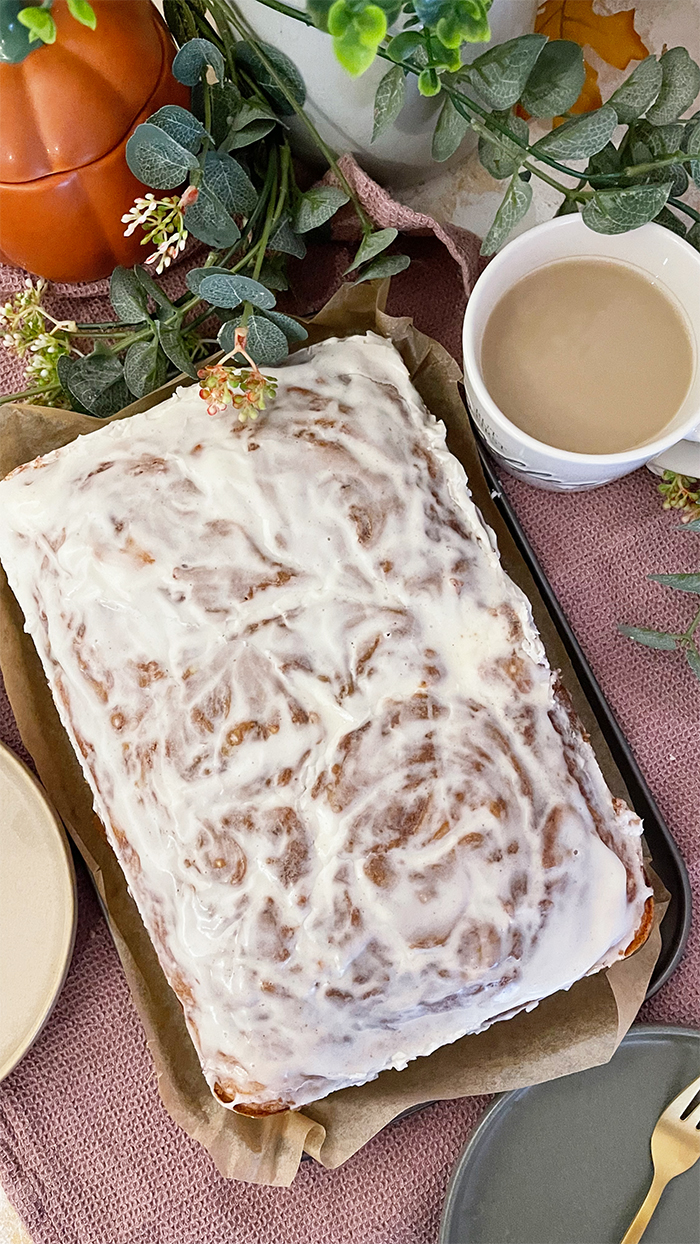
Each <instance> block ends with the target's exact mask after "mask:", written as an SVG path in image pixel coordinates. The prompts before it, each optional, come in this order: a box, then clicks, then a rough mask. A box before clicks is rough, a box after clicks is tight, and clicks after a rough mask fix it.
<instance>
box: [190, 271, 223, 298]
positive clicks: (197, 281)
mask: <svg viewBox="0 0 700 1244" xmlns="http://www.w3.org/2000/svg"><path fill="white" fill-rule="evenodd" d="M208 276H229V270H228V268H217V267H215V266H214V265H212V266H211V267H210V268H191V269H190V271H189V272H188V273H187V288H188V289H189V290H191V291H192V293H193V294H199V288H200V286H201V284H202V281H203V280H204V279H205V277H208Z"/></svg>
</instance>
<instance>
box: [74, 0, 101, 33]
mask: <svg viewBox="0 0 700 1244" xmlns="http://www.w3.org/2000/svg"><path fill="white" fill-rule="evenodd" d="M68 12H69V13H70V15H71V17H74V18H75V20H76V22H80V24H81V26H87V27H88V28H89V29H90V30H94V29H95V27H96V26H97V18H96V17H95V10H94V9H93V7H92V5H91V4H88V0H68Z"/></svg>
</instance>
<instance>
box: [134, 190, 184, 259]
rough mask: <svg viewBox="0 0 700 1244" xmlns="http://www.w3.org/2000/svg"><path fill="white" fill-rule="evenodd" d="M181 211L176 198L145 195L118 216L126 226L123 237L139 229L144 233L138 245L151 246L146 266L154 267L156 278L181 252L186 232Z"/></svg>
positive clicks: (174, 196)
mask: <svg viewBox="0 0 700 1244" xmlns="http://www.w3.org/2000/svg"><path fill="white" fill-rule="evenodd" d="M182 212H183V208H182V200H181V199H179V198H178V197H177V195H173V196H171V197H170V198H165V199H157V198H156V197H155V195H154V194H150V193H149V194H147V195H145V196H144V198H142V199H136V200H135V202H134V205H133V207H131V208H130V209H129V211H128V212H126V213H125V215H124V216H122V224H125V225H127V228H126V229H125V230H124V237H125V238H128V237H131V235H132V233H134V232H135V231H136V229H138V228H139V227H141V228H142V229H143V230H144V234H145V236H144V237H143V238H142V240H141V245H142V246H147V245H148V244H149V242H151V243H155V246H156V250H155V251H154V253H153V254H152V255H149V256H148V259H147V260H146V263H147V264H149V265H150V266H151V267H152V266H154V265H156V272H157V273H158V275H159V276H160V274H161V273H162V272H163V271H164V269H165V268H168V267H169V266H170V264H171V263H172V261H173V259H176V258H177V256H178V255H179V254H180V252H181V251H183V250H184V249H185V244H186V242H187V238H188V233H187V229H186V228H185V220H184V216H183V214H182Z"/></svg>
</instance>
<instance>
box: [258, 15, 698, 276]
mask: <svg viewBox="0 0 700 1244" xmlns="http://www.w3.org/2000/svg"><path fill="white" fill-rule="evenodd" d="M356 2H357V3H358V4H365V2H366V0H356ZM461 2H462V0H454V3H455V4H456V5H457V7H459V4H460V3H461ZM260 3H261V4H265V5H266V6H267V7H268V8H272V9H275V10H276V11H278V12H281V13H285V14H286V15H287V16H288V17H291V18H293V19H294V20H296V21H303V22H306V24H307V25H310V24H312V22H315V23H316V24H317V25H321V26H322V27H323V23H322V21H321V18H320V16H319V13H320V12H321V10H319V9H318V5H319V3H320V0H307V12H306V13H300V12H298V11H297V10H296V9H293V8H291V7H290V6H289V5H288V4H285V3H284V0H260ZM341 3H342V4H346V5H347V4H353V3H355V0H335V3H334V4H333V6H332V7H331V8H330V9H329V10H328V21H327V22H326V26H325V27H323V28H327V29H328V30H329V32H330V33H332V31H331V30H330V24H329V23H330V20H331V15H332V14H333V13H334V12H335V11H337V5H338V4H341ZM325 4H326V0H323V5H324V6H325ZM452 4H453V0H445V2H444V3H443V4H439V3H437V2H436V0H427V3H426V4H425V5H423V4H422V3H417V2H416V0H408V2H407V3H404V4H403V5H402V7H401V17H400V23H399V24H401V25H402V27H403V28H402V29H401V30H400V31H399V32H398V33H396V34H392V33H391V32H387V34H386V35H385V37H384V39H383V40H382V41H380V43H379V44H378V46H377V51H376V54H377V55H378V56H380V57H383V58H384V59H385V60H386V61H388V62H391V68H389V69H388V70H387V72H386V74H385V75H384V77H383V78H382V80H381V82H380V83H379V86H378V88H377V92H376V97H375V106H374V129H373V134H372V138H373V140H376V139H377V138H378V137H379V136H380V135H381V134H383V133H384V132H385V131H386V130H387V129H388V128H389V127H390V126H391V125H392V124H393V123H394V122H395V121H396V119H397V118H398V116H399V114H400V112H401V109H402V108H403V106H404V103H405V99H406V78H407V77H408V75H413V76H415V77H416V78H417V80H418V89H419V91H420V92H421V93H422V94H424V95H438V94H442V95H443V96H444V102H443V104H442V107H441V109H440V113H439V115H438V118H437V123H436V127H435V132H434V136H433V147H432V151H433V157H434V159H435V160H438V161H442V160H447V159H449V157H450V156H452V155H454V153H455V152H456V151H457V149H458V147H459V146H460V143H461V142H462V140H463V138H464V137H465V135H466V134H467V132H468V131H469V130H470V129H471V130H473V131H474V132H475V133H476V134H478V136H479V158H480V160H481V163H482V164H483V166H484V168H486V169H487V171H488V172H489V173H491V175H492V176H493V177H495V178H496V179H497V180H500V181H505V180H507V181H508V186H507V189H506V192H505V195H504V198H503V201H502V203H501V206H500V207H499V209H498V212H497V213H496V217H495V220H494V222H493V224H492V226H491V228H490V230H489V232H488V234H487V236H486V238H485V239H484V243H483V246H482V253H483V254H485V255H491V254H493V253H494V252H495V251H496V250H498V249H499V248H500V247H501V246H502V245H503V243H504V242H505V241H506V239H507V238H508V236H509V234H510V233H511V231H512V230H513V229H514V228H515V226H516V225H517V224H518V223H519V222H520V220H522V218H523V216H524V215H525V213H526V212H527V210H528V208H529V206H530V203H531V201H532V185H531V181H532V178H533V176H534V177H538V178H540V179H541V180H542V181H544V182H546V183H547V185H549V186H552V187H553V188H554V189H555V190H558V191H559V192H560V193H561V195H562V202H561V204H560V206H559V209H558V212H557V215H565V214H567V213H570V212H581V214H582V216H583V220H584V221H585V223H586V224H587V225H588V226H589V227H590V228H591V229H593V230H595V231H596V232H598V233H625V232H627V231H628V230H629V229H636V228H639V226H640V225H644V224H646V223H647V222H648V221H650V220H655V221H657V222H658V223H659V224H661V225H664V226H665V227H666V228H668V229H672V230H673V231H674V232H675V233H678V234H680V235H681V236H683V237H684V238H685V239H686V240H687V241H688V242H690V244H691V246H694V247H696V249H698V250H700V212H698V211H697V210H696V209H695V208H694V207H693V206H692V204H690V203H689V202H687V201H686V200H685V199H684V197H683V196H684V195H685V194H686V191H687V190H688V188H689V186H690V183H691V181H692V182H694V184H695V185H696V186H698V187H700V112H695V113H694V114H693V115H692V116H690V117H685V118H684V116H683V114H684V113H686V112H688V110H689V109H690V108H691V107H692V106H693V104H694V103H695V102H696V100H697V97H698V93H700V66H698V65H697V64H696V62H695V61H694V60H693V59H692V58H691V57H690V55H689V54H688V52H687V51H686V49H685V48H682V47H675V48H669V49H667V50H666V51H664V52H663V54H662V55H661V56H660V57H659V58H658V59H657V57H655V56H648V57H647V58H646V59H645V60H643V61H641V62H640V63H639V64H638V65H637V67H636V68H635V69H634V70H633V71H632V72H631V73H630V74H629V75H628V77H627V78H626V79H625V80H624V82H622V83H621V85H620V86H619V87H618V88H617V90H616V91H614V92H613V94H612V95H611V97H610V99H609V100H608V101H607V103H606V104H604V105H603V106H602V107H601V108H598V109H596V110H595V111H593V112H588V113H581V114H574V113H573V112H572V111H571V110H572V109H573V108H574V106H575V105H576V102H577V100H578V98H579V95H580V94H581V90H582V88H583V85H584V82H585V76H586V71H585V65H584V60H583V51H582V49H581V48H580V47H579V46H578V44H576V43H572V42H570V41H569V40H567V39H553V40H548V39H547V38H546V36H545V35H540V34H527V35H521V36H519V37H518V38H516V39H509V40H508V41H507V42H506V43H501V44H497V45H496V46H494V47H491V48H489V49H488V50H487V51H486V52H484V53H483V55H482V56H479V57H478V58H477V59H476V60H474V61H473V62H472V63H471V64H465V65H462V64H461V48H462V46H463V42H464V38H463V39H462V41H461V42H460V41H458V42H457V43H455V46H454V48H452V52H453V53H454V55H453V58H452V59H451V60H448V58H447V57H446V56H445V47H446V45H445V43H444V39H443V38H442V37H438V36H439V32H440V31H442V32H443V36H444V33H445V30H446V27H445V26H441V24H440V23H441V22H442V21H448V20H449V21H451V20H452V18H451V17H450V14H451V12H452ZM485 7H486V8H487V7H488V6H485ZM392 12H393V10H392ZM475 20H476V19H475ZM421 23H422V24H421ZM456 29H457V28H456V27H455V30H456ZM484 31H485V34H484V37H485V38H488V37H489V34H488V23H487V24H486V27H484ZM455 38H456V35H455ZM336 43H337V40H336ZM336 51H338V48H337V47H336ZM341 59H342V57H341ZM526 117H528V118H529V119H530V120H547V119H552V120H553V121H554V122H562V123H561V124H555V126H554V128H553V129H552V130H551V132H550V133H548V134H545V135H544V137H541V138H539V139H538V140H536V141H534V142H531V136H530V126H529V122H528V120H527V119H526ZM619 126H623V127H624V132H623V134H622V137H621V138H620V137H619V136H618V127H619ZM570 161H576V165H573V164H572V163H570ZM584 162H585V163H584ZM554 173H556V174H559V176H554ZM562 174H563V175H565V177H566V179H567V180H566V181H562V180H561V175H562ZM679 213H680V214H679Z"/></svg>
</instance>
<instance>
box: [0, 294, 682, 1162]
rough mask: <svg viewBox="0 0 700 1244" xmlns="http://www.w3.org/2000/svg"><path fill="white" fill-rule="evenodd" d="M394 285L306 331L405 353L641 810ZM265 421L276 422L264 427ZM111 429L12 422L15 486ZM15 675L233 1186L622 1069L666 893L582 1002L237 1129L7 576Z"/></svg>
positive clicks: (174, 1088)
mask: <svg viewBox="0 0 700 1244" xmlns="http://www.w3.org/2000/svg"><path fill="white" fill-rule="evenodd" d="M386 293H387V283H384V285H382V286H380V287H379V289H378V290H377V289H374V288H372V286H370V285H364V284H363V285H359V286H345V287H344V288H342V289H341V290H340V291H339V292H338V293H337V294H336V295H335V296H334V297H333V298H332V299H331V301H330V302H329V303H328V304H327V306H326V307H325V308H324V309H323V310H322V311H321V312H320V313H319V315H317V316H316V317H315V319H314V320H312V321H310V322H309V323H308V324H307V327H308V329H309V337H310V341H312V342H315V341H319V340H322V339H323V338H326V337H330V336H346V335H349V334H351V333H358V332H365V331H367V330H368V329H374V330H375V331H377V332H379V333H380V334H381V335H382V336H385V337H389V338H390V339H391V340H392V341H393V342H394V344H395V345H396V347H397V349H398V350H399V352H400V353H401V355H402V357H403V359H404V361H405V362H406V365H407V367H408V369H409V371H410V373H411V378H412V380H413V383H414V385H415V387H416V388H417V390H418V392H419V393H420V394H421V396H422V398H423V400H424V401H425V403H426V405H427V406H428V407H429V409H430V410H431V411H432V412H433V414H435V415H436V416H437V417H438V418H440V419H443V420H444V422H445V424H446V426H447V428H448V434H449V435H448V443H449V445H450V448H451V450H452V452H453V453H455V454H456V456H457V457H458V458H459V459H460V461H461V462H462V463H463V465H464V467H465V469H466V472H467V475H468V478H469V486H470V488H471V491H472V494H473V496H474V500H475V502H476V504H477V505H478V507H479V509H480V510H481V512H482V514H483V516H484V518H485V519H486V521H487V522H488V523H489V525H490V526H491V527H492V528H493V529H494V530H495V532H496V535H497V537H498V543H499V547H500V550H501V557H502V560H503V564H504V566H505V568H506V570H507V571H508V573H509V574H510V576H511V578H513V579H514V580H515V581H516V582H517V583H518V584H519V585H520V587H522V588H523V590H524V591H525V593H526V594H527V596H528V597H529V599H530V601H531V603H532V607H533V613H534V617H535V621H536V623H537V626H538V628H539V631H540V634H541V636H542V639H543V642H544V644H545V648H546V650H547V654H548V657H549V661H550V663H551V665H552V667H553V668H558V669H559V670H561V672H562V677H563V681H564V683H565V685H566V686H567V688H568V690H569V692H570V694H571V696H572V698H573V701H574V705H575V707H576V710H577V712H578V714H579V716H580V717H581V719H582V720H583V723H584V725H585V727H586V729H587V731H588V733H589V734H590V736H591V741H592V744H593V746H594V749H595V751H596V755H597V757H598V761H599V763H600V766H601V769H602V770H603V773H604V775H605V777H606V780H607V782H608V785H609V787H610V789H611V790H612V791H613V793H614V794H616V795H619V796H621V797H622V798H625V797H626V791H625V787H624V784H623V782H622V778H621V776H620V773H619V771H618V770H617V767H616V766H615V763H614V761H613V759H612V757H611V755H610V752H609V750H608V747H607V744H606V743H605V740H604V738H603V736H602V734H601V732H600V730H599V728H598V725H597V722H596V720H595V717H594V716H593V712H592V710H591V708H590V706H589V704H588V702H587V700H586V697H585V695H584V693H583V691H582V689H581V687H580V685H579V683H578V680H577V678H576V675H575V674H574V671H573V669H572V667H571V663H570V661H569V659H568V657H567V654H566V651H565V649H564V647H563V645H562V643H561V640H560V638H559V635H558V633H557V631H556V629H555V627H554V625H553V623H552V621H551V619H550V617H549V614H548V612H547V609H546V607H545V605H544V603H543V601H542V599H541V597H540V595H539V593H538V591H537V588H536V586H535V583H534V581H533V580H532V578H531V576H530V573H529V571H528V569H527V567H526V565H525V563H524V561H523V558H522V556H521V555H520V553H519V552H518V549H517V547H516V545H515V544H514V542H513V539H512V537H511V536H510V533H509V532H508V529H507V528H506V526H505V524H504V522H503V520H502V519H501V516H500V514H499V512H498V510H497V509H496V507H495V506H494V504H493V501H492V499H491V497H490V495H489V490H488V487H487V485H486V483H485V481H484V478H483V475H482V473H481V468H480V465H479V458H478V452H477V449H476V444H475V442H474V438H473V436H472V433H471V430H470V427H469V422H468V419H467V416H466V412H465V409H464V406H463V404H462V401H461V399H460V396H459V391H458V388H457V385H458V382H459V380H460V372H459V368H458V367H457V364H456V363H455V362H454V360H453V359H452V358H451V356H450V355H449V354H448V353H447V351H446V350H445V349H443V347H442V346H440V345H438V343H437V342H435V341H432V340H431V339H430V338H428V337H426V336H424V335H423V334H422V333H419V332H418V331H417V330H416V329H415V328H414V327H413V325H412V323H411V321H410V320H409V319H391V318H390V317H389V316H387V315H385V314H384V312H383V307H384V305H385V303H386ZM178 383H187V381H186V378H184V377H183V378H181V379H180V380H179V381H177V382H173V383H171V384H169V385H167V386H164V387H163V388H161V389H159V390H158V391H157V392H155V393H152V394H150V395H149V396H148V397H147V398H143V399H141V400H140V401H139V402H135V403H133V405H131V406H129V407H127V409H126V410H125V411H123V412H120V414H119V415H117V416H115V418H124V417H127V416H128V415H131V414H135V413H136V412H137V411H140V410H144V409H147V408H149V407H150V406H153V405H155V404H156V403H157V402H160V401H162V400H163V399H164V398H166V397H168V396H169V395H170V393H171V392H172V391H173V389H174V388H175V387H176V384H178ZM263 417H264V416H263ZM104 423H105V421H104V420H101V419H95V418H92V417H91V416H88V415H80V414H74V413H73V412H71V411H61V410H53V409H49V408H44V407H38V406H26V405H23V406H20V405H6V406H3V407H0V478H2V477H3V476H4V475H6V474H7V473H8V471H11V470H13V469H14V467H16V466H19V465H20V464H21V463H24V462H29V461H31V459H32V458H35V457H36V456H37V455H39V454H43V453H47V452H48V451H49V450H52V449H56V448H57V447H58V446H60V445H65V444H67V443H68V442H69V441H71V440H73V439H74V438H75V437H76V436H79V435H86V434H90V433H92V432H94V431H96V430H97V429H99V428H100V427H103V426H104ZM0 667H1V668H2V673H3V677H4V680H5V685H6V688H7V693H8V696H9V699H10V702H11V705H12V708H13V710H14V713H15V716H16V718H17V722H18V725H19V729H20V732H21V735H22V738H23V740H24V743H25V745H26V747H27V749H28V751H29V752H30V754H31V755H32V757H33V758H34V761H35V763H36V766H37V769H38V772H39V774H40V776H41V780H42V782H43V783H44V786H45V787H46V789H47V791H48V793H49V795H50V797H51V798H52V800H53V802H54V804H55V806H56V808H57V809H58V811H59V813H60V815H61V817H62V818H63V820H64V822H65V824H66V826H67V828H68V830H69V832H70V834H71V835H72V837H73V839H74V840H75V842H76V844H77V846H78V848H79V850H80V851H81V853H82V855H83V857H84V859H85V861H86V863H87V865H88V867H89V869H90V871H91V873H92V876H93V879H94V882H95V885H96V887H97V890H98V892H99V894H100V896H101V899H102V903H103V907H104V909H105V914H106V916H107V919H108V921H109V926H110V929H111V932H112V936H113V938H114V941H115V944H116V947H117V950H118V952H119V956H120V959H121V962H122V965H123V968H124V972H125V974H126V977H127V981H128V983H129V987H130V989H131V993H132V996H133V999H134V1003H135V1005H136V1008H137V1010H138V1012H139V1015H140V1017H141V1020H142V1022H143V1025H144V1028H145V1031H146V1036H147V1040H148V1045H149V1048H150V1051H151V1055H152V1057H153V1061H154V1064H155V1067H156V1071H157V1075H158V1087H159V1090H160V1095H161V1098H162V1100H163V1103H164V1105H165V1107H166V1109H167V1110H168V1111H169V1113H170V1115H171V1116H172V1118H173V1119H174V1120H175V1121H176V1122H177V1123H178V1124H180V1126H181V1127H183V1128H184V1129H185V1131H186V1132H187V1133H188V1134H189V1135H190V1136H192V1137H193V1138H194V1139H195V1140H198V1141H199V1142H200V1143H201V1144H203V1145H204V1146H205V1148H206V1149H207V1150H208V1151H209V1153H210V1154H211V1156H212V1158H213V1159H214V1161H215V1163H216V1165H217V1166H218V1168H219V1170H220V1171H221V1172H222V1173H223V1174H224V1175H225V1176H228V1177H230V1178H235V1179H242V1180H247V1181H249V1182H253V1183H263V1184H273V1185H281V1186H288V1185H289V1184H290V1183H291V1182H292V1180H293V1179H294V1176H295V1174H296V1171H297V1169H298V1165H299V1161H300V1159H301V1155H302V1152H303V1151H304V1150H305V1151H306V1152H307V1153H310V1154H312V1155H313V1157H315V1158H317V1159H318V1161H319V1162H321V1163H322V1164H323V1165H324V1166H327V1167H334V1166H338V1165H340V1163H342V1162H344V1161H345V1160H346V1159H347V1158H349V1157H350V1156H351V1154H353V1153H355V1152H356V1151H357V1149H359V1148H360V1147H361V1146H362V1145H364V1144H365V1143H366V1142H367V1141H368V1140H369V1139H370V1138H371V1137H372V1136H374V1135H375V1134H376V1133H377V1132H378V1131H380V1130H381V1128H382V1127H384V1125H385V1124H386V1123H388V1122H389V1121H390V1120H391V1119H393V1118H394V1117H395V1116H396V1115H397V1114H400V1113H401V1111H403V1110H405V1109H407V1108H408V1107H409V1106H413V1105H415V1104H418V1103H420V1102H426V1101H434V1100H436V1099H439V1098H452V1097H463V1096H467V1095H471V1094H477V1093H492V1092H499V1091H502V1090H505V1089H512V1088H518V1087H522V1086H524V1085H528V1084H536V1083H539V1082H541V1081H544V1080H550V1079H554V1078H555V1077H557V1076H562V1075H568V1074H569V1073H571V1072H574V1071H582V1070H584V1069H585V1068H587V1067H592V1066H596V1065H598V1064H600V1063H604V1062H607V1061H608V1060H609V1059H610V1058H611V1056H612V1054H613V1053H614V1051H615V1049H616V1048H617V1046H618V1044H619V1042H620V1041H621V1040H622V1037H623V1036H624V1034H625V1032H626V1031H627V1029H628V1027H629V1026H630V1024H631V1023H632V1021H633V1019H634V1017H635V1015H636V1013H637V1011H638V1009H639V1007H640V1006H641V1003H642V1001H643V999H644V994H645V991H646V987H647V984H648V981H649V978H650V976H651V972H652V970H653V966H654V964H655V962H656V959H657V957H658V954H659V950H660V946H661V939H660V934H659V923H660V921H661V918H662V916H663V911H664V910H665V905H666V901H667V899H668V895H667V894H666V893H665V891H664V889H663V887H662V886H661V885H660V883H658V881H657V879H656V878H654V885H655V899H656V912H655V921H654V928H653V930H652V933H651V935H650V937H649V938H648V940H647V942H646V943H645V945H644V946H643V947H642V948H641V949H640V950H639V951H637V953H636V954H634V955H633V956H631V958H630V959H628V960H624V961H622V962H619V963H617V964H615V965H614V966H613V967H612V968H610V969H608V971H606V972H599V973H597V974H596V975H595V976H591V977H587V978H586V979H585V980H582V981H578V982H577V983H576V984H575V985H574V986H573V987H572V988H571V989H570V990H569V991H568V992H564V991H562V992H560V993H557V994H555V995H553V996H552V997H550V998H547V999H545V1001H544V1002H541V1003H540V1005H539V1006H538V1007H537V1008H536V1009H535V1010H534V1011H532V1012H530V1013H529V1014H521V1015H518V1016H516V1017H515V1018H514V1019H510V1020H507V1021H502V1022H499V1023H496V1024H494V1025H493V1026H492V1027H491V1028H489V1029H488V1030H487V1031H486V1032H484V1033H481V1034H479V1035H477V1036H468V1037H463V1038H462V1039H461V1040H460V1041H457V1042H455V1043H454V1044H453V1045H449V1046H444V1047H443V1048H442V1049H439V1050H436V1051H435V1052H434V1053H433V1054H431V1055H429V1056H428V1057H427V1058H419V1059H416V1060H414V1061H413V1062H412V1063H409V1065H408V1067H407V1068H406V1069H405V1070H404V1071H400V1072H399V1071H385V1072H383V1073H382V1074H381V1075H380V1076H379V1077H378V1079H376V1080H374V1081H372V1082H371V1083H369V1084H364V1085H362V1086H360V1087H359V1088H349V1089H343V1090H341V1091H339V1092H336V1093H332V1094H331V1095H330V1096H329V1097H325V1098H324V1099H323V1100H322V1101H319V1102H316V1103H314V1104H313V1105H309V1106H306V1107H304V1109H303V1110H302V1111H288V1112H286V1113H285V1114H277V1115H273V1116H271V1117H269V1118H267V1119H255V1118H249V1117H246V1116H244V1115H239V1114H235V1113H233V1112H232V1111H230V1110H226V1109H225V1108H224V1107H223V1106H222V1105H220V1104H219V1103H218V1102H217V1101H216V1100H215V1098H214V1097H213V1096H212V1094H211V1092H210V1091H209V1087H208V1085H207V1084H206V1081H205V1080H204V1076H203V1075H202V1072H201V1069H200V1065H199V1060H198V1058H197V1055H196V1052H195V1049H194V1046H193V1045H192V1042H191V1040H190V1037H189V1035H188V1033H187V1029H186V1027H185V1021H184V1017H183V1014H182V1010H181V1007H180V1004H179V1002H178V1000H177V998H176V996H175V994H174V993H173V992H172V990H171V989H170V987H169V985H168V983H167V981H166V979H165V976H164V974H163V971H162V969H161V967H160V964H159V962H158V959H157V956H156V953H155V950H154V948H153V946H152V944H151V941H150V939H149V937H148V935H147V933H146V930H145V928H144V926H143V923H142V921H141V918H140V916H139V914H138V911H137V909H136V906H135V904H134V902H133V900H132V899H131V897H130V895H129V893H128V890H127V886H126V881H125V878H124V875H123V873H122V871H121V869H120V867H119V865H118V863H117V860H116V858H115V856H114V854H113V853H112V850H111V848H110V846H109V845H108V843H107V841H106V838H105V835H104V831H103V829H102V826H101V824H100V822H99V820H98V819H97V817H96V816H95V814H94V812H93V810H92V796H91V793H90V790H89V788H88V786H87V784H86V782H85V781H84V779H83V776H82V772H81V769H80V766H79V764H78V761H77V759H76V757H75V754H74V752H73V749H72V747H71V745H70V743H69V741H68V737H67V735H66V734H65V731H64V730H63V727H62V726H61V723H60V721H59V718H58V714H57V712H56V709H55V706H54V703H53V700H52V697H51V693H50V691H49V688H48V685H47V683H46V679H45V677H44V673H43V670H42V667H41V663H40V661H39V657H38V655H37V653H36V650H35V648H34V645H33V643H32V641H31V639H30V638H29V637H28V636H27V635H26V634H25V633H24V630H23V617H22V613H21V611H20V608H19V606H18V604H17V601H16V600H15V598H14V596H13V594H12V592H11V591H10V589H9V587H8V584H7V580H6V578H5V575H4V573H2V571H1V570H0Z"/></svg>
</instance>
